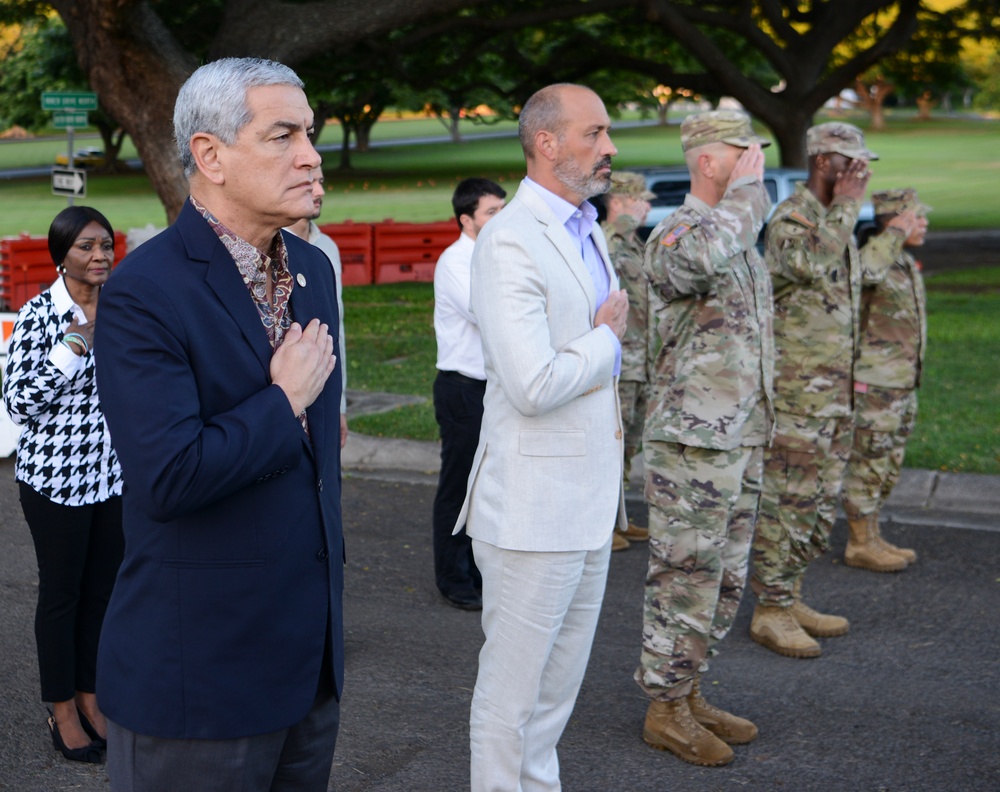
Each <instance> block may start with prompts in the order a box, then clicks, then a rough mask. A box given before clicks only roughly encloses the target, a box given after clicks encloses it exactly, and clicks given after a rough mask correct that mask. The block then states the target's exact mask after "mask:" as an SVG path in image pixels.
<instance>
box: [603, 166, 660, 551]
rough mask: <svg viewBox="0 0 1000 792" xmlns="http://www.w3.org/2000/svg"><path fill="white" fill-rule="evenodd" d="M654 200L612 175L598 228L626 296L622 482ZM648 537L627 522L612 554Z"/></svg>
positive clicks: (638, 407)
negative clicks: (645, 234)
mask: <svg viewBox="0 0 1000 792" xmlns="http://www.w3.org/2000/svg"><path fill="white" fill-rule="evenodd" d="M655 197H656V194H655V193H652V192H650V191H649V190H647V189H646V182H645V180H644V179H643V178H642V176H640V175H639V174H638V173H629V172H628V171H615V172H614V173H613V174H612V175H611V187H610V188H609V189H608V192H607V193H605V195H604V205H605V208H606V210H607V217H606V218H605V220H604V222H603V223H601V228H602V229H603V231H604V236H605V238H606V239H607V240H608V255H609V256H610V257H611V264H612V265H613V266H614V268H615V272H616V273H617V274H618V282H619V284H620V285H621V286H622V288H623V289H625V293H626V294H628V329H627V330H626V331H625V337H624V338H623V339H622V369H621V376H620V377H619V378H618V399H619V401H620V402H621V408H622V426H623V427H624V428H625V467H624V481H623V485H624V482H627V481H628V478H629V473H630V471H631V468H632V457H634V456H635V454H636V452H637V451H638V450H639V446H640V445H641V444H642V424H643V418H644V417H645V415H646V402H647V383H648V382H649V376H648V374H647V372H646V366H647V364H646V347H647V345H648V333H650V332H651V328H650V325H649V322H648V320H647V317H648V315H649V294H648V290H649V281H648V280H647V279H646V275H645V273H644V272H643V271H642V240H641V239H639V237H638V235H637V234H636V229H637V228H638V227H639V226H641V225H642V224H643V223H644V222H645V221H646V215H648V214H649V209H650V205H649V201H650V199H651V198H655ZM648 538H649V533H648V532H647V531H646V529H645V528H640V527H639V526H637V525H633V524H632V522H631V521H629V523H628V528H627V529H626V530H624V531H620V530H618V529H617V528H616V529H615V533H614V536H613V537H612V540H611V549H612V550H613V551H617V550H627V549H628V547H629V542H630V541H632V542H645V541H646V540H647V539H648Z"/></svg>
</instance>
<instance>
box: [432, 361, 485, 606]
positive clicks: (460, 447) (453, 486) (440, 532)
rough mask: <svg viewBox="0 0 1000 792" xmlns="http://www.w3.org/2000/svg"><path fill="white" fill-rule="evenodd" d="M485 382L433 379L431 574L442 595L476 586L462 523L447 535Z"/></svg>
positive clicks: (458, 506)
mask: <svg viewBox="0 0 1000 792" xmlns="http://www.w3.org/2000/svg"><path fill="white" fill-rule="evenodd" d="M485 392H486V382H485V381H482V380H474V379H471V378H470V377H466V376H464V375H462V374H458V373H457V372H453V371H439V372H438V375H437V378H436V379H435V380H434V417H435V418H437V422H438V426H439V427H440V430H441V474H440V476H439V478H438V488H437V494H436V495H435V496H434V516H433V521H434V578H435V582H436V583H437V587H438V590H440V592H441V593H442V594H444V595H445V596H449V595H454V594H457V593H459V592H468V591H470V590H475V591H479V590H481V589H482V585H483V581H482V578H481V577H480V575H479V570H478V569H477V568H476V562H475V560H474V559H473V557H472V540H471V539H469V537H468V536H466V534H465V530H464V528H463V530H462V531H460V532H459V533H458V534H456V535H454V536H452V530H454V528H455V522H456V520H458V515H459V512H461V511H462V504H463V503H464V502H465V490H466V486H467V484H468V481H469V471H470V470H471V469H472V460H473V459H474V458H475V456H476V447H477V446H478V445H479V429H480V426H482V423H483V395H484V394H485Z"/></svg>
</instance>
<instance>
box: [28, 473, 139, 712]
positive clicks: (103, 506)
mask: <svg viewBox="0 0 1000 792" xmlns="http://www.w3.org/2000/svg"><path fill="white" fill-rule="evenodd" d="M18 486H19V488H20V491H21V509H22V510H23V511H24V519H25V521H26V522H27V523H28V528H29V529H30V531H31V538H32V540H33V541H34V543H35V557H36V559H37V561H38V607H37V608H36V609H35V642H36V644H37V647H38V675H39V677H40V679H41V683H42V701H69V700H70V699H72V698H73V697H74V696H75V695H76V693H77V691H80V692H82V693H93V692H94V682H95V677H96V675H97V641H98V638H99V637H100V634H101V624H102V623H103V622H104V612H105V611H106V610H107V608H108V601H109V600H110V599H111V589H112V588H113V587H114V584H115V576H116V575H117V574H118V567H119V566H120V565H121V562H122V555H123V553H124V551H125V540H124V538H123V536H122V499H121V497H112V498H109V499H108V500H106V501H103V502H101V503H95V504H93V505H88V506H63V505H61V504H58V503H54V502H52V501H51V500H49V499H48V498H46V497H45V496H44V495H42V494H40V493H38V492H36V491H35V490H34V489H32V488H31V487H29V486H28V485H27V484H25V483H24V482H21V481H19V482H18Z"/></svg>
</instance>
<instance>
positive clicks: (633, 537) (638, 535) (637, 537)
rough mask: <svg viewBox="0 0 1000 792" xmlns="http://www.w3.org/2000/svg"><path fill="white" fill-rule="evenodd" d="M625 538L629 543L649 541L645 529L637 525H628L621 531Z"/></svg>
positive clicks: (647, 532)
mask: <svg viewBox="0 0 1000 792" xmlns="http://www.w3.org/2000/svg"><path fill="white" fill-rule="evenodd" d="M622 534H624V536H625V538H626V539H628V540H629V541H630V542H645V541H648V540H649V531H647V530H646V529H645V528H640V527H639V526H638V525H633V524H632V523H629V524H628V528H626V529H625V530H624V531H622Z"/></svg>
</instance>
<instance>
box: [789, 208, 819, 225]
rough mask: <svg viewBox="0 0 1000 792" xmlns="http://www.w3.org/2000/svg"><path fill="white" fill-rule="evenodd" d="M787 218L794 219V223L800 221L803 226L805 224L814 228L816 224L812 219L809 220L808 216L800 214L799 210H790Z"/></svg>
mask: <svg viewBox="0 0 1000 792" xmlns="http://www.w3.org/2000/svg"><path fill="white" fill-rule="evenodd" d="M788 219H789V220H794V221H795V222H796V223H801V224H802V225H804V226H806V227H808V228H815V227H816V224H815V223H814V222H813V221H812V220H810V219H809V218H808V217H805V216H804V215H802V214H800V213H799V212H792V213H791V214H790V215H788Z"/></svg>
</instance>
